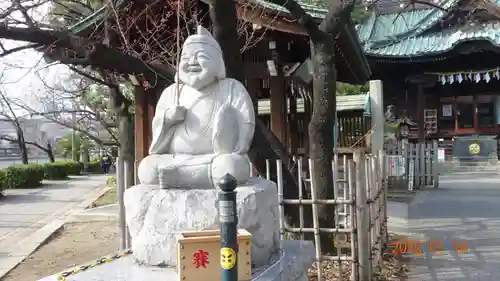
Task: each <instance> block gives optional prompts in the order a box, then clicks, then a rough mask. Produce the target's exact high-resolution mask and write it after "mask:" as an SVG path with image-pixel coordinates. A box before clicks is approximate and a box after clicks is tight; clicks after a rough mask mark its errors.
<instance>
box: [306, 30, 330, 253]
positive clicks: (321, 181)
mask: <svg viewBox="0 0 500 281" xmlns="http://www.w3.org/2000/svg"><path fill="white" fill-rule="evenodd" d="M320 34H321V36H318V38H315V39H316V40H314V41H311V54H312V61H313V77H314V80H313V112H312V116H311V121H310V122H309V128H308V130H309V157H310V159H311V160H312V162H313V167H314V169H313V170H312V175H311V176H312V183H313V184H314V187H315V189H316V192H317V197H318V199H332V198H334V197H335V193H334V190H333V169H332V154H333V125H334V124H335V110H336V98H335V85H336V81H337V75H336V69H335V53H334V50H335V48H334V46H333V38H332V36H331V35H330V34H328V33H326V32H320ZM318 210H319V219H320V227H334V224H335V219H334V214H335V207H334V206H332V205H320V207H319V209H318ZM321 240H322V241H321V246H322V251H323V252H332V251H333V246H334V244H333V234H327V233H322V234H321Z"/></svg>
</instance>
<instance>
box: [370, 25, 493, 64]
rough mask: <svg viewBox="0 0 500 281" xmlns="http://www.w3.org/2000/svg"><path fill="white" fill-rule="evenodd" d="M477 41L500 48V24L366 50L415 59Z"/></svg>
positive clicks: (424, 36)
mask: <svg viewBox="0 0 500 281" xmlns="http://www.w3.org/2000/svg"><path fill="white" fill-rule="evenodd" d="M475 40H486V41H489V42H490V43H492V44H494V45H496V46H500V22H494V23H489V24H485V25H479V26H474V27H468V26H466V27H462V28H455V29H452V30H443V31H441V32H437V33H430V34H426V35H421V36H416V37H409V38H406V39H403V40H401V41H399V42H397V43H394V44H389V45H387V46H383V47H378V48H370V47H369V46H365V48H364V49H365V52H366V53H368V54H370V55H373V56H390V57H408V56H411V57H415V56H423V55H433V54H439V53H443V52H447V51H450V50H452V49H453V48H454V47H455V46H457V45H458V44H460V43H464V42H468V41H475Z"/></svg>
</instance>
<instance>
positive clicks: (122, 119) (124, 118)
mask: <svg viewBox="0 0 500 281" xmlns="http://www.w3.org/2000/svg"><path fill="white" fill-rule="evenodd" d="M123 111H124V110H122V112H120V114H119V115H118V132H119V135H120V154H119V155H120V158H121V159H122V160H123V163H126V165H127V168H128V170H127V171H125V173H124V174H125V178H124V180H125V182H126V183H128V184H130V185H133V184H134V179H135V176H134V175H135V167H134V159H135V142H134V127H133V124H134V123H133V118H132V116H131V115H130V114H129V113H128V109H127V112H126V113H125V112H123ZM129 187H130V186H125V188H129Z"/></svg>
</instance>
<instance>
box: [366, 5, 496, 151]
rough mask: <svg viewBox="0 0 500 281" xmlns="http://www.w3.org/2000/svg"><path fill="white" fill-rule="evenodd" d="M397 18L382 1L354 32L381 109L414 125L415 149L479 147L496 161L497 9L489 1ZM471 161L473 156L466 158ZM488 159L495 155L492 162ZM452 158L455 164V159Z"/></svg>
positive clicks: (394, 10) (397, 13)
mask: <svg viewBox="0 0 500 281" xmlns="http://www.w3.org/2000/svg"><path fill="white" fill-rule="evenodd" d="M435 4H436V5H437V6H438V7H441V8H442V9H438V8H433V7H430V6H428V5H427V6H425V5H420V6H419V7H414V8H412V9H409V10H406V11H402V9H401V8H400V7H399V4H398V6H396V5H390V4H389V2H387V1H381V2H380V3H378V5H379V7H378V8H377V9H375V10H377V12H373V13H372V14H371V16H370V17H369V18H368V19H367V20H366V21H365V22H364V23H363V24H361V25H360V26H358V27H357V31H358V35H359V38H360V40H361V42H362V44H363V50H364V53H365V55H366V58H367V59H368V62H369V65H370V68H371V70H372V76H371V77H370V79H380V80H382V81H383V92H384V104H385V105H386V106H387V105H394V106H395V110H396V115H398V116H403V115H406V116H408V117H410V118H411V119H412V120H414V121H415V122H416V123H418V125H417V126H416V127H415V128H411V131H410V139H412V140H414V141H420V142H422V141H425V140H434V139H437V140H440V145H441V146H444V147H445V148H446V150H445V152H446V154H447V155H448V156H451V155H452V154H457V155H458V156H460V155H461V156H464V155H466V154H468V152H467V151H464V150H466V147H460V146H457V145H455V147H454V148H453V152H452V144H453V143H454V142H455V143H457V142H458V141H460V140H461V139H471V138H473V139H477V141H479V142H481V143H482V144H481V146H482V147H483V148H484V151H482V152H481V155H482V156H486V157H490V156H491V157H493V156H495V157H494V158H496V154H497V151H498V150H497V145H498V141H497V139H498V136H499V133H500V125H499V124H500V93H499V92H498V89H499V88H500V45H499V44H500V6H499V5H498V4H497V2H495V1H490V0H486V1H470V0H441V1H438V2H437V3H435ZM471 154H474V153H471ZM493 154H494V155H493ZM457 155H454V156H457Z"/></svg>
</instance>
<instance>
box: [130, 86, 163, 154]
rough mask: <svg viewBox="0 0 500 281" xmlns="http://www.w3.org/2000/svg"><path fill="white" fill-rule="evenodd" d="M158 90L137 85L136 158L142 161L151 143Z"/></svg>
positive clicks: (135, 91)
mask: <svg viewBox="0 0 500 281" xmlns="http://www.w3.org/2000/svg"><path fill="white" fill-rule="evenodd" d="M157 92H158V91H157V90H155V89H150V90H144V89H143V88H142V87H139V86H137V87H135V89H134V97H135V116H134V123H135V124H134V126H135V127H134V128H135V160H136V161H141V160H142V159H144V157H146V156H148V150H149V145H150V144H151V138H152V131H151V123H152V121H153V117H154V111H155V107H156V102H157Z"/></svg>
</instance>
